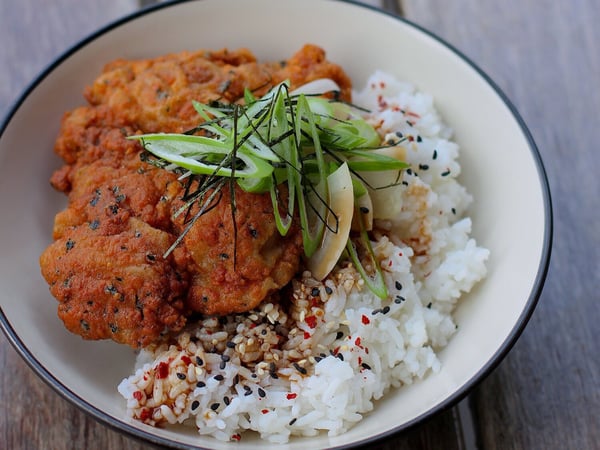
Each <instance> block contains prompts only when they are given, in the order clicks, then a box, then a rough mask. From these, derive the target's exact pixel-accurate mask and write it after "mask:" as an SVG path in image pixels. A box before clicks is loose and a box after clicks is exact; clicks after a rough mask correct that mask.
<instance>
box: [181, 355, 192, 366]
mask: <svg viewBox="0 0 600 450" xmlns="http://www.w3.org/2000/svg"><path fill="white" fill-rule="evenodd" d="M181 360H182V361H183V363H184V364H185V365H186V366H189V365H190V364H191V363H192V360H191V359H190V357H189V356H187V355H183V356H182V357H181Z"/></svg>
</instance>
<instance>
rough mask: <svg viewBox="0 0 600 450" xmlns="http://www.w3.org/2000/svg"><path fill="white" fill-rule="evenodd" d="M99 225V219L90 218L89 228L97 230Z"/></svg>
mask: <svg viewBox="0 0 600 450" xmlns="http://www.w3.org/2000/svg"><path fill="white" fill-rule="evenodd" d="M99 226H100V221H99V220H98V219H95V220H92V221H91V222H90V224H89V227H90V229H91V230H97V229H98V227H99Z"/></svg>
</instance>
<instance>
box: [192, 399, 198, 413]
mask: <svg viewBox="0 0 600 450" xmlns="http://www.w3.org/2000/svg"><path fill="white" fill-rule="evenodd" d="M198 406H200V402H199V401H198V400H194V401H193V402H192V411H194V410H196V409H198Z"/></svg>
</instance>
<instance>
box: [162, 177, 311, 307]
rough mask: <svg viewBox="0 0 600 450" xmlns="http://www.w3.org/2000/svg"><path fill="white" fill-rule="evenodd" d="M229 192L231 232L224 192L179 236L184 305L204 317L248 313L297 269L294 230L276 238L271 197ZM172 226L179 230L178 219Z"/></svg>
mask: <svg viewBox="0 0 600 450" xmlns="http://www.w3.org/2000/svg"><path fill="white" fill-rule="evenodd" d="M234 192H235V228H234V222H233V218H232V210H231V202H230V200H229V196H230V190H229V188H224V189H223V190H222V191H221V194H222V195H223V198H222V199H221V200H220V201H219V202H218V204H217V205H218V206H217V207H216V208H215V209H213V210H211V211H210V212H209V213H208V214H204V215H202V216H200V218H199V219H198V221H197V222H196V223H195V225H194V226H193V227H192V228H191V229H190V232H189V233H187V234H186V235H185V237H184V242H183V243H184V246H185V248H186V249H187V250H188V251H189V253H190V255H191V259H192V261H191V262H190V265H189V266H188V267H189V268H190V270H191V272H192V273H193V276H192V278H191V286H190V290H189V295H188V306H189V307H190V308H191V309H192V310H194V311H199V312H202V313H204V314H218V315H223V314H229V313H233V312H245V311H249V310H251V309H253V308H255V307H256V306H258V304H259V303H260V302H261V301H262V300H263V299H264V298H265V297H266V296H267V295H268V294H269V293H270V292H272V291H274V290H277V289H280V288H282V287H283V286H285V285H286V284H287V283H288V282H289V281H290V279H291V278H292V277H293V276H294V275H295V274H296V272H297V271H298V266H299V261H300V256H301V254H302V238H301V234H300V232H299V228H298V227H297V226H294V227H293V228H292V229H291V230H290V232H289V233H288V234H287V236H286V237H282V236H280V234H279V232H278V231H277V228H276V225H275V219H274V217H273V207H272V204H271V197H270V195H268V194H262V195H257V194H248V193H246V192H244V191H243V190H241V189H240V188H236V189H235V190H234ZM174 205H175V207H178V206H179V205H178V202H174ZM192 213H193V212H192ZM176 227H177V229H178V231H179V232H180V231H183V228H185V223H184V222H183V220H182V218H181V216H180V217H179V218H178V219H177V220H176Z"/></svg>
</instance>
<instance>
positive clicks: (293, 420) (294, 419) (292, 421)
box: [288, 417, 298, 426]
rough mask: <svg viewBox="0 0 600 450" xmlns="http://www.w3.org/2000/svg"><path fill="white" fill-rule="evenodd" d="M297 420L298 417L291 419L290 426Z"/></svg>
mask: <svg viewBox="0 0 600 450" xmlns="http://www.w3.org/2000/svg"><path fill="white" fill-rule="evenodd" d="M296 420H298V419H296V418H295V417H294V418H293V419H292V420H290V423H289V424H288V425H290V426H292V425H294V424H295V423H296Z"/></svg>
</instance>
